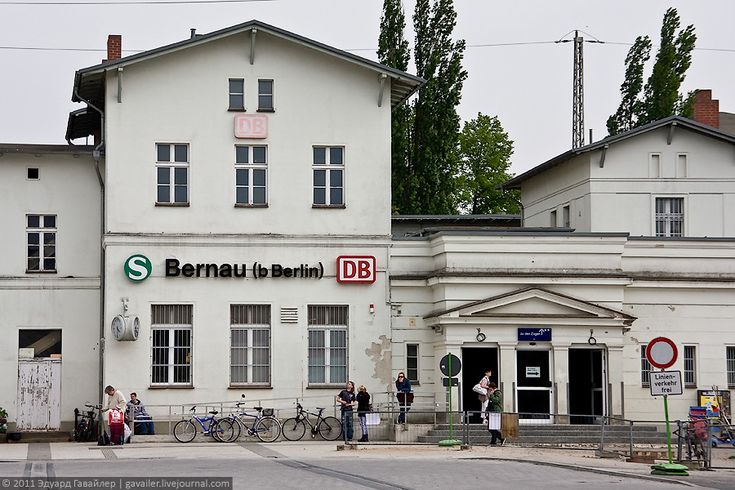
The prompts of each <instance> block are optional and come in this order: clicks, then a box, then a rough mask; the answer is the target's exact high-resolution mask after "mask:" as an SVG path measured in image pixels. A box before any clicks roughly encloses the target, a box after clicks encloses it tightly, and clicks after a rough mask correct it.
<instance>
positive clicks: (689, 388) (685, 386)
mask: <svg viewBox="0 0 735 490" xmlns="http://www.w3.org/2000/svg"><path fill="white" fill-rule="evenodd" d="M684 389H687V390H696V389H697V385H684Z"/></svg>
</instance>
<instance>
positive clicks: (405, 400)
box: [396, 373, 411, 424]
mask: <svg viewBox="0 0 735 490" xmlns="http://www.w3.org/2000/svg"><path fill="white" fill-rule="evenodd" d="M396 392H397V393H396V397H397V398H398V404H399V408H400V413H399V414H398V423H399V424H405V423H406V412H408V411H409V410H411V406H410V405H411V400H410V394H411V382H410V381H409V380H408V378H406V375H405V374H403V373H398V378H396Z"/></svg>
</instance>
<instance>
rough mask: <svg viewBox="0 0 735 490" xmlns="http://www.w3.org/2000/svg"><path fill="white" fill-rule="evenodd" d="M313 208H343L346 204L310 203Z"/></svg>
mask: <svg viewBox="0 0 735 490" xmlns="http://www.w3.org/2000/svg"><path fill="white" fill-rule="evenodd" d="M311 207H312V208H313V209H345V208H347V206H345V205H344V204H312V205H311Z"/></svg>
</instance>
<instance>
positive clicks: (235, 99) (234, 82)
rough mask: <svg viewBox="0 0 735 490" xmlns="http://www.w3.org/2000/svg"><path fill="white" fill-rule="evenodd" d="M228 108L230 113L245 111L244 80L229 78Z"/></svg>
mask: <svg viewBox="0 0 735 490" xmlns="http://www.w3.org/2000/svg"><path fill="white" fill-rule="evenodd" d="M229 85H230V106H229V110H231V111H244V110H245V80H244V79H242V78H230V84H229Z"/></svg>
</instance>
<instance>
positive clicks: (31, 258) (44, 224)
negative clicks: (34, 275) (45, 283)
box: [26, 214, 56, 272]
mask: <svg viewBox="0 0 735 490" xmlns="http://www.w3.org/2000/svg"><path fill="white" fill-rule="evenodd" d="M26 241H27V242H28V243H27V250H28V257H27V259H26V267H27V268H26V271H27V272H56V215H54V214H29V215H26Z"/></svg>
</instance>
